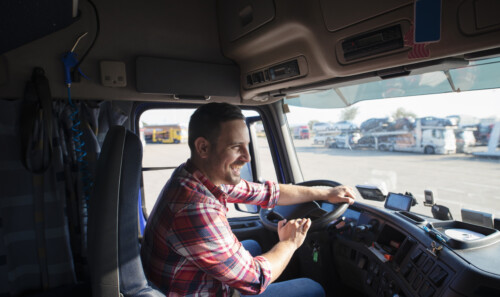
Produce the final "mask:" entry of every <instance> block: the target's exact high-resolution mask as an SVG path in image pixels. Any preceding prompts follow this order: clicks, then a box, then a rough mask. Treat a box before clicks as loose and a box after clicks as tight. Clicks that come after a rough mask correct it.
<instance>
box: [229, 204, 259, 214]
mask: <svg viewBox="0 0 500 297" xmlns="http://www.w3.org/2000/svg"><path fill="white" fill-rule="evenodd" d="M234 208H236V210H237V211H241V212H246V213H253V214H257V213H259V211H260V206H258V205H253V204H239V203H235V204H234Z"/></svg>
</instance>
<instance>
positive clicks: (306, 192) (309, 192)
mask: <svg viewBox="0 0 500 297" xmlns="http://www.w3.org/2000/svg"><path fill="white" fill-rule="evenodd" d="M327 197H328V191H327V190H325V189H322V188H314V187H305V186H296V185H286V184H280V198H279V200H278V205H292V204H298V203H304V202H309V201H313V200H326V199H327Z"/></svg>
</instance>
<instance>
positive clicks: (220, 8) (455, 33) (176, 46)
mask: <svg viewBox="0 0 500 297" xmlns="http://www.w3.org/2000/svg"><path fill="white" fill-rule="evenodd" d="M438 2H440V1H438ZM414 3H415V2H414V1H413V0H384V1H372V0H350V1H336V0H315V1H310V0H300V1H290V0H219V1H216V0H187V1H174V0H168V1H165V0H161V1H160V0H150V1H147V2H144V1H132V0H123V1H113V0H100V1H95V6H96V8H97V11H98V15H99V18H98V19H99V23H98V22H97V17H96V14H95V12H94V10H93V8H92V6H91V5H90V4H89V3H88V2H87V1H80V2H79V4H78V9H79V15H78V17H76V18H74V19H73V23H72V24H70V25H69V26H67V27H65V28H62V29H60V30H58V31H56V32H53V33H51V34H49V35H46V36H43V37H41V38H38V39H36V40H34V41H32V42H29V43H27V44H25V45H22V46H20V47H18V48H15V49H12V50H9V51H8V52H5V53H3V54H2V56H0V96H1V97H3V98H19V97H22V94H23V89H24V83H25V81H26V80H27V79H28V78H29V77H30V75H31V72H32V70H33V67H35V66H40V67H42V68H44V69H45V71H46V73H47V76H48V78H49V81H50V84H51V89H52V94H53V96H54V97H58V98H65V96H66V87H65V85H64V72H63V66H62V62H61V57H62V55H63V54H64V53H66V52H68V51H69V50H71V48H72V47H73V45H74V43H75V41H76V40H77V38H78V37H79V36H81V35H82V34H83V33H85V32H88V35H86V36H85V37H84V38H82V40H81V42H80V43H79V44H78V46H77V47H76V49H75V53H76V54H77V55H78V57H82V56H83V55H84V54H85V52H86V51H87V50H88V49H89V48H90V45H91V44H92V41H93V40H94V39H95V38H96V32H99V35H98V37H97V39H96V41H95V45H94V46H93V48H92V49H91V50H90V52H89V54H88V56H87V57H86V59H85V61H84V62H83V63H82V65H81V69H82V72H83V73H84V74H86V75H87V76H88V77H89V80H86V79H82V80H81V81H80V82H75V83H73V84H72V93H73V97H74V98H75V99H99V100H149V101H171V100H173V101H179V100H176V99H174V95H188V96H186V97H183V98H188V97H189V95H200V94H201V95H206V96H207V97H208V96H212V100H214V101H230V102H234V103H244V104H263V103H269V102H272V101H275V100H278V99H280V98H282V97H283V96H284V95H286V93H287V92H290V91H291V90H294V91H297V90H300V89H301V88H302V87H303V86H313V85H314V86H320V85H328V84H332V83H334V82H335V80H340V81H341V82H342V83H343V84H346V83H349V81H351V80H353V79H354V80H355V79H358V78H360V79H363V80H364V81H366V80H367V79H368V80H369V79H372V80H376V79H380V75H379V74H380V71H381V70H387V69H392V70H391V71H393V70H394V71H395V73H397V69H398V68H399V67H403V66H406V65H413V66H415V65H417V66H418V65H420V64H422V65H424V64H425V65H426V63H428V62H432V61H439V60H441V59H443V58H447V57H459V58H461V57H463V56H464V55H466V54H469V53H473V52H477V51H483V50H492V49H495V48H499V47H500V34H499V32H498V31H500V21H499V20H498V18H497V17H496V15H495V14H493V13H491V11H499V10H500V4H499V3H500V1H496V0H463V1H442V3H441V8H440V9H441V10H440V16H441V20H442V21H441V22H440V24H442V25H441V26H440V27H439V33H440V37H439V40H437V41H432V42H424V43H423V44H422V47H424V48H425V51H424V53H425V54H424V55H419V56H417V57H415V56H412V55H411V53H412V52H413V51H414V50H415V48H417V47H416V46H415V43H413V42H412V41H414V40H412V38H413V31H412V30H414V28H415V19H414V15H415V7H414ZM4 13H5V12H4ZM98 24H99V30H97V29H98V28H97V26H98ZM9 25H12V26H14V24H7V29H9V28H8V26H9ZM37 25H39V24H30V23H27V24H24V25H23V28H21V32H22V30H25V31H26V32H28V31H29V30H32V28H33V26H37ZM393 26H397V27H398V28H400V31H401V34H402V35H403V39H404V38H406V39H405V41H404V44H403V46H402V47H399V48H395V49H391V50H388V51H385V52H379V53H375V54H372V55H368V56H364V57H361V58H357V59H354V60H347V59H346V55H345V53H344V48H343V46H342V44H343V42H345V41H346V40H350V38H353V37H359V36H365V35H366V34H371V33H373V32H378V31H377V30H385V29H386V28H390V27H393ZM10 29H13V28H10ZM16 30H17V29H16ZM366 36H368V35H366ZM408 38H409V39H408ZM140 57H146V58H148V59H149V58H154V59H159V60H165V61H166V62H165V63H162V65H163V64H164V65H173V64H174V65H178V66H176V67H179V68H177V69H159V70H158V69H156V68H151V67H149V68H148V67H146V71H145V72H141V73H138V71H137V67H136V61H137V60H138V58H140ZM102 61H115V62H116V61H118V62H122V63H124V65H125V70H126V86H124V87H107V86H104V85H103V84H102V83H101V74H102V73H101V68H100V63H101V62H102ZM171 61H174V62H175V63H171ZM295 61H296V63H295ZM183 62H186V63H188V64H189V65H191V66H192V65H200V68H199V71H197V68H196V66H192V67H191V68H189V71H184V72H183V71H180V70H183V69H184V68H183V67H182V65H183V64H182V63H183ZM289 62H291V63H292V64H286V63H289ZM283 63H285V64H283ZM207 65H209V67H205V66H207ZM280 65H292V66H293V67H296V68H297V69H298V75H296V76H292V77H287V78H284V79H282V80H276V81H263V82H261V83H255V84H254V83H253V82H252V84H251V85H249V80H248V79H249V75H252V74H255V73H259V72H262V73H265V71H266V70H270V69H271V70H273V71H274V70H279V67H278V66H280ZM294 65H295V66H294ZM141 66H144V65H141ZM219 66H220V67H219ZM273 67H274V68H273ZM293 67H292V68H293ZM207 69H211V70H207ZM221 69H229V71H226V72H224V71H222V72H223V74H224V75H221V76H220V82H219V81H218V79H219V78H218V77H217V76H214V77H215V78H214V82H213V84H218V83H220V84H221V85H220V86H216V87H211V88H209V89H210V91H206V92H203V88H200V87H199V86H200V85H202V84H201V82H199V81H198V82H197V81H196V79H197V77H198V79H199V78H200V77H201V78H203V77H209V76H213V73H215V72H217V71H221ZM234 69H236V71H234ZM162 71H163V72H168V73H169V74H170V73H176V75H173V76H172V75H162V74H161V73H160V72H162ZM200 71H208V72H209V71H214V72H213V73H208V72H200ZM195 73H196V75H193V74H195ZM138 76H139V77H138ZM231 76H233V77H231ZM236 76H237V77H236ZM167 80H168V83H169V84H170V85H171V86H176V85H182V88H179V89H181V90H185V89H186V88H189V87H190V86H192V87H193V89H196V86H198V89H197V90H196V92H195V93H196V94H175V92H174V91H172V90H170V89H169V88H170V87H165V85H168V84H167ZM141 81H142V82H151V83H150V84H147V85H148V86H147V87H145V88H141V87H140V86H139V87H138V85H137V82H141ZM354 82H355V81H354ZM354 82H351V83H354ZM226 86H227V87H232V88H234V89H236V90H237V92H236V93H235V94H233V93H231V94H230V95H227V94H224V95H220V94H222V93H220V92H219V93H218V92H217V91H218V90H219V89H221V88H224V87H226ZM217 87H218V88H217ZM172 88H173V87H172ZM138 89H139V90H140V92H139V91H138ZM212 90H215V91H214V94H215V95H214V94H210V92H212ZM238 90H239V91H238ZM193 98H197V97H196V96H193ZM191 99H192V98H191ZM183 100H186V101H190V102H193V101H191V100H189V99H181V100H180V101H183Z"/></svg>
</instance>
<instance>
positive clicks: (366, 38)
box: [342, 25, 404, 61]
mask: <svg viewBox="0 0 500 297" xmlns="http://www.w3.org/2000/svg"><path fill="white" fill-rule="evenodd" d="M403 46H404V40H403V34H402V33H401V26H400V25H396V26H392V27H388V28H385V29H381V30H377V31H373V32H370V33H366V34H362V35H358V36H355V37H352V38H349V39H346V40H344V41H343V42H342V50H343V51H344V59H345V60H346V61H352V60H356V59H360V58H365V57H370V56H374V55H377V54H380V53H385V52H389V51H393V50H396V49H400V48H403Z"/></svg>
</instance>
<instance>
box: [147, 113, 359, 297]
mask: <svg viewBox="0 0 500 297" xmlns="http://www.w3.org/2000/svg"><path fill="white" fill-rule="evenodd" d="M188 142H189V148H190V150H191V157H190V159H189V160H188V161H187V162H186V163H185V164H182V165H181V166H179V167H178V168H177V169H176V170H175V171H174V173H173V174H172V177H171V178H170V180H169V181H168V182H167V184H166V185H165V187H164V188H163V190H162V192H161V193H160V196H159V198H158V201H157V203H156V205H155V207H154V208H153V210H152V212H151V215H150V218H149V220H148V224H147V226H146V230H145V233H144V242H143V245H142V249H141V257H142V262H143V266H144V271H145V273H146V275H147V277H148V279H149V280H150V281H151V282H152V283H153V284H154V285H156V286H157V287H158V288H159V289H160V290H162V291H163V292H164V293H165V294H166V295H167V296H186V295H189V296H231V295H233V294H238V293H241V294H248V295H255V294H261V293H263V292H264V294H270V293H269V292H273V293H272V294H273V296H276V294H277V292H279V293H280V294H283V295H287V296H292V293H296V294H300V295H297V296H304V291H302V292H301V291H299V290H300V289H302V290H305V292H307V293H313V294H317V295H318V296H321V295H324V291H323V289H322V288H321V286H320V285H319V284H318V283H316V282H314V281H312V280H308V279H299V280H292V281H289V282H288V283H287V284H286V285H281V283H278V284H273V285H271V286H270V288H269V289H268V290H266V288H267V287H268V286H269V284H270V283H272V282H274V281H275V280H276V279H277V278H278V277H279V276H280V274H281V273H282V272H283V270H284V269H285V267H286V266H287V264H288V262H289V261H290V259H291V257H292V255H293V253H294V252H295V250H296V249H297V248H299V247H300V246H301V245H302V243H303V241H304V239H305V236H306V234H307V231H308V229H309V227H310V226H311V221H310V219H297V220H290V221H289V222H286V221H281V222H279V224H278V235H279V240H280V241H279V242H278V243H277V244H276V245H275V246H274V247H273V248H272V249H271V250H270V251H268V252H267V253H264V254H262V255H256V256H255V257H254V256H252V255H251V254H250V253H249V252H248V251H247V250H246V249H245V247H244V246H243V245H242V243H240V242H239V241H238V239H237V238H236V236H235V235H234V234H233V233H232V231H231V228H230V226H229V223H228V221H227V218H226V212H227V207H226V203H227V202H235V203H249V204H256V205H260V206H261V207H264V208H272V207H274V206H275V205H276V204H278V205H289V204H297V203H302V202H305V201H311V200H328V201H330V202H332V203H339V202H348V203H350V204H352V203H353V202H354V200H353V199H354V192H353V190H352V189H351V188H349V187H345V186H339V187H335V188H331V189H319V188H309V187H300V186H294V185H281V184H280V185H278V184H276V183H274V182H265V183H264V184H257V183H250V182H247V181H245V180H243V179H241V177H240V170H241V167H242V166H243V165H244V164H245V163H247V162H250V155H249V152H248V145H249V142H250V139H249V134H248V128H247V126H246V123H245V117H244V116H243V114H242V113H241V110H240V108H239V107H237V106H234V105H230V104H227V103H210V104H207V105H203V106H201V107H200V108H198V109H197V110H196V111H195V112H194V113H193V115H192V116H191V120H190V123H189V139H188ZM273 286H274V289H273ZM318 287H319V288H318ZM315 291H316V292H315ZM314 292H315V293H314ZM269 296H271V295H269Z"/></svg>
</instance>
